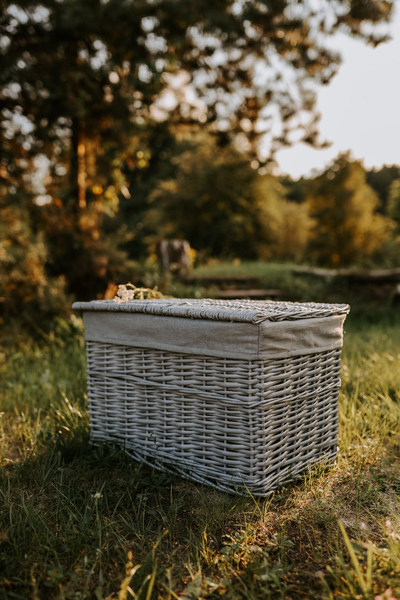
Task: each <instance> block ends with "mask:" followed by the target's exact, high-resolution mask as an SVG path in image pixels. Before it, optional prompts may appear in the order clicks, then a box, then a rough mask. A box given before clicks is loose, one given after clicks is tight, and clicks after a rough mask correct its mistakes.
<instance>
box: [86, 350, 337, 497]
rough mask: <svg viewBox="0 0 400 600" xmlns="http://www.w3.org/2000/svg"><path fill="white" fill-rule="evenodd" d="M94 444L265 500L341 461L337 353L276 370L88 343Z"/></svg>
mask: <svg viewBox="0 0 400 600" xmlns="http://www.w3.org/2000/svg"><path fill="white" fill-rule="evenodd" d="M87 353H88V388H89V410H90V419H91V439H92V441H94V442H98V441H114V442H117V443H120V444H122V445H123V446H124V447H125V448H126V450H127V451H130V453H131V454H133V455H134V456H135V457H136V458H139V459H144V460H150V459H151V460H152V462H155V463H156V464H157V465H159V466H165V465H173V466H174V467H175V468H177V469H178V470H180V471H183V472H184V474H186V475H187V476H189V477H192V478H193V479H197V480H199V481H204V482H207V483H210V484H212V485H216V486H217V487H224V488H226V487H231V488H232V487H235V486H243V485H245V486H247V487H248V489H249V490H250V491H251V492H252V493H256V494H266V493H268V492H269V491H271V490H272V489H275V488H276V487H277V486H278V485H280V484H281V483H282V482H283V481H286V480H287V479H290V478H292V477H294V476H296V475H297V474H298V473H299V472H301V471H304V470H305V469H307V468H308V466H309V465H311V464H313V463H315V462H316V461H318V460H320V459H321V457H327V458H330V459H332V458H333V457H334V456H335V453H336V436H337V394H338V388H339V372H340V365H339V359H340V350H333V351H328V352H323V353H318V354H314V355H308V356H306V357H305V356H301V357H291V358H287V359H279V360H270V361H243V360H242V361H240V360H236V359H216V358H207V357H204V356H193V355H185V354H178V353H164V352H162V351H157V350H140V349H137V348H132V347H128V346H119V345H114V344H105V343H100V342H88V343H87Z"/></svg>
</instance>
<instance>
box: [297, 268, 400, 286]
mask: <svg viewBox="0 0 400 600" xmlns="http://www.w3.org/2000/svg"><path fill="white" fill-rule="evenodd" d="M293 271H294V273H299V274H304V275H314V276H315V277H324V278H325V279H330V278H334V277H343V278H345V279H348V280H349V281H353V282H355V283H356V282H357V283H358V282H360V283H396V282H400V268H397V269H373V270H370V271H350V270H347V269H319V268H314V267H294V269H293Z"/></svg>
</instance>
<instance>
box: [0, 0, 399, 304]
mask: <svg viewBox="0 0 400 600" xmlns="http://www.w3.org/2000/svg"><path fill="white" fill-rule="evenodd" d="M2 9H3V10H2V12H1V14H0V136H1V140H0V141H1V142H2V152H3V155H2V161H3V162H2V164H3V166H4V168H6V169H7V171H9V170H10V169H11V168H13V166H14V164H13V162H14V157H13V152H12V144H13V143H17V144H18V145H19V147H20V148H22V149H23V151H24V153H25V156H26V157H27V159H29V160H28V162H27V165H28V166H27V167H26V172H25V173H24V175H25V176H28V177H29V176H33V171H34V169H31V165H32V164H33V163H32V161H33V159H34V157H35V156H36V157H45V158H46V161H47V166H48V174H47V176H46V178H45V180H44V187H45V190H44V193H43V194H42V196H43V197H44V198H47V200H46V201H49V205H48V206H47V207H46V206H44V207H42V209H43V210H41V212H40V213H38V212H37V211H36V212H34V216H35V218H36V222H35V227H36V229H37V230H38V231H39V230H42V231H45V233H46V239H45V242H46V244H48V246H49V248H48V249H49V253H48V256H49V257H50V259H51V265H50V266H51V273H52V274H53V275H54V276H59V275H62V274H63V273H66V275H67V280H68V283H69V289H70V290H71V291H73V292H74V293H75V294H79V295H80V296H81V297H85V296H88V295H91V294H92V293H93V292H94V293H96V292H97V291H101V286H104V285H105V283H106V279H107V277H111V276H112V274H113V273H114V274H115V273H121V271H120V264H121V255H120V254H118V252H117V254H116V255H115V256H114V255H113V254H112V253H113V248H114V249H115V244H111V246H110V245H109V244H108V242H107V240H106V239H105V230H106V229H108V228H111V229H112V228H113V227H112V225H111V224H110V223H106V224H105V221H107V219H108V217H111V218H112V217H113V216H114V215H115V214H116V211H117V210H118V204H119V201H121V200H123V199H124V198H129V196H130V195H132V191H130V190H129V189H128V185H127V183H128V180H129V179H130V177H129V173H132V172H134V171H136V170H140V169H146V168H147V167H148V166H149V165H150V166H151V155H149V152H148V149H147V148H146V147H142V140H144V142H145V141H146V135H145V134H146V131H147V130H148V128H149V127H155V126H156V124H157V122H160V121H161V120H162V119H168V126H169V127H175V129H176V128H177V127H179V126H180V125H181V124H182V123H187V124H189V125H193V124H194V123H200V124H203V125H202V126H206V125H207V126H208V127H209V128H210V129H211V130H212V131H214V132H215V133H217V134H218V135H220V136H221V137H224V136H225V137H226V138H228V137H230V138H235V140H236V142H237V143H238V144H240V145H241V147H242V149H246V148H247V149H248V151H249V152H250V153H251V152H253V154H257V152H258V154H259V151H260V145H259V143H261V140H262V139H263V143H264V146H265V156H269V157H272V156H273V153H274V151H275V150H276V149H277V148H278V147H279V146H281V145H282V144H283V145H284V144H287V143H290V142H291V141H292V140H293V137H292V135H293V133H294V132H297V137H298V138H299V139H303V140H304V141H305V142H307V143H311V144H318V143H319V142H318V138H317V118H316V117H317V116H316V111H315V86H314V84H315V83H320V84H325V83H327V82H328V81H329V80H330V79H331V77H332V76H333V75H334V74H335V72H336V71H337V68H338V65H339V60H340V57H339V55H338V54H337V53H335V52H333V51H332V50H330V49H329V46H328V45H327V43H326V41H327V38H328V37H329V36H330V35H332V34H333V33H335V32H336V31H337V30H338V29H342V30H344V31H347V32H348V33H350V34H351V35H353V36H357V37H360V38H362V39H364V40H365V41H367V42H370V43H372V44H378V43H379V42H381V41H382V40H384V39H385V35H380V34H379V31H380V29H379V26H380V25H381V24H382V23H385V22H386V21H388V20H389V18H390V15H391V12H392V2H391V1H389V0H368V2H366V3H364V2H360V0H346V2H337V1H336V0H326V2H324V3H323V4H321V7H320V8H318V9H314V8H312V4H311V3H309V2H308V0H300V1H299V0H274V1H270V0H259V1H258V2H255V1H253V0H239V1H234V0H202V1H201V2H200V0H192V1H191V2H187V0H108V1H107V0H40V1H39V0H3V3H2ZM366 24H367V25H368V27H365V25H366ZM366 31H368V33H366ZM154 124H155V125H154ZM263 136H264V137H263ZM265 136H266V137H265ZM246 144H247V146H246ZM253 158H254V157H253ZM50 203H51V204H50ZM58 208H60V210H58ZM28 211H29V212H31V209H30V208H28ZM115 234H116V237H117V238H119V240H120V241H121V242H125V241H126V237H125V232H124V231H123V230H122V229H121V230H120V231H119V232H115ZM60 240H63V243H62V244H60V243H59V242H60ZM89 240H92V241H91V242H90V243H89ZM93 241H94V242H96V244H94V243H92V242H93ZM71 249H73V250H74V251H73V252H71ZM92 250H93V252H94V255H92V254H91V252H92ZM110 253H111V254H110ZM99 255H102V256H107V261H108V262H107V269H106V272H105V271H104V264H103V263H102V261H98V260H96V256H99ZM76 256H79V261H77V260H75V259H76ZM76 267H79V272H77V271H74V269H75V268H76ZM65 269H67V272H65ZM93 270H95V272H93ZM93 281H96V282H97V283H96V286H97V289H96V290H91V289H90V286H91V285H92V282H93Z"/></svg>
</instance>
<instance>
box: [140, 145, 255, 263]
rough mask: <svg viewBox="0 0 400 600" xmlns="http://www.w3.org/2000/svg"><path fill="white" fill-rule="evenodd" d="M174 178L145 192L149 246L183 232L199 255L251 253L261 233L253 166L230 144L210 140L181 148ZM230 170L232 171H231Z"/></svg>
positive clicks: (177, 236) (244, 255) (239, 254)
mask: <svg viewBox="0 0 400 600" xmlns="http://www.w3.org/2000/svg"><path fill="white" fill-rule="evenodd" d="M177 160H179V163H178V172H177V175H176V177H175V178H174V179H168V180H166V181H161V182H160V184H159V186H158V187H157V188H156V189H155V190H154V191H153V192H152V194H151V195H150V197H149V208H148V211H147V214H146V216H145V220H144V223H145V226H146V228H147V229H148V230H149V231H150V232H152V233H149V235H148V243H149V245H150V249H152V250H153V251H155V249H156V245H157V242H158V241H160V240H161V239H164V238H183V239H187V240H189V242H190V244H191V246H192V247H193V248H195V249H198V250H199V251H200V252H201V253H202V254H203V256H204V257H212V256H220V257H235V256H240V257H243V258H255V257H256V256H257V240H258V239H259V238H260V235H261V229H260V226H259V208H258V199H257V195H256V193H255V192H256V191H255V182H256V180H257V172H256V171H255V170H254V169H252V168H251V167H250V165H249V163H248V161H247V160H246V159H245V158H244V157H243V156H242V155H241V154H239V153H238V152H236V151H234V150H233V149H231V148H229V147H228V148H226V149H218V148H217V147H216V145H215V144H213V143H212V140H210V139H207V140H206V143H204V142H203V143H200V144H197V145H196V146H195V148H194V149H193V148H192V149H191V150H187V151H184V152H183V153H182V154H181V155H180V156H179V158H177ZM232 174H234V176H232Z"/></svg>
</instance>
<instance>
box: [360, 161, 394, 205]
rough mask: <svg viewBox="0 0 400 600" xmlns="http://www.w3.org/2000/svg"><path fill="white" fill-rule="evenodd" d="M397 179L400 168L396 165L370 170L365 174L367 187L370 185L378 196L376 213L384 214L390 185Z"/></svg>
mask: <svg viewBox="0 0 400 600" xmlns="http://www.w3.org/2000/svg"><path fill="white" fill-rule="evenodd" d="M399 177H400V167H399V166H397V165H391V166H387V165H384V166H383V167H382V168H380V169H371V170H370V171H367V173H366V178H367V183H368V185H370V186H371V187H372V188H373V189H374V190H375V192H376V193H377V194H378V196H379V208H378V212H380V213H381V214H385V213H386V209H387V203H388V200H389V194H390V188H391V185H392V183H393V182H394V181H395V180H396V179H399Z"/></svg>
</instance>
